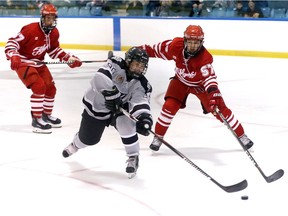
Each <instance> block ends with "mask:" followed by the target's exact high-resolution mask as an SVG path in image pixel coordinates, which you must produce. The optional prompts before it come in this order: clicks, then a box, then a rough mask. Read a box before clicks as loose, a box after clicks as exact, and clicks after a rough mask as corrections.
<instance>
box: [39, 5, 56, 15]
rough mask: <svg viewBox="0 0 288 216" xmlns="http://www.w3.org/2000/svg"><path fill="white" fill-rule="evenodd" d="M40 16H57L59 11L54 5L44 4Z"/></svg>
mask: <svg viewBox="0 0 288 216" xmlns="http://www.w3.org/2000/svg"><path fill="white" fill-rule="evenodd" d="M40 14H41V16H46V15H50V14H51V15H55V16H57V15H58V11H57V9H56V7H55V6H54V5H53V4H44V5H43V6H42V7H41V10H40Z"/></svg>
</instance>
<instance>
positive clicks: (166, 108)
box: [150, 78, 189, 151]
mask: <svg viewBox="0 0 288 216" xmlns="http://www.w3.org/2000/svg"><path fill="white" fill-rule="evenodd" d="M188 89H189V87H188V86H186V85H184V84H183V83H181V82H180V81H179V80H178V79H176V78H173V79H172V80H171V81H170V83H169V86H168V89H167V92H166V94H165V102H164V104H163V106H162V110H161V113H160V115H159V117H158V119H157V122H156V124H155V133H156V134H157V135H158V136H159V137H161V138H163V137H164V135H165V134H166V132H167V130H168V128H169V126H170V124H171V122H172V120H173V118H174V116H175V115H176V113H177V112H178V110H179V109H180V108H185V106H186V104H185V103H186V99H187V95H188V93H187V92H188ZM161 144H162V142H161V141H160V140H159V139H158V137H157V136H154V138H153V141H152V143H151V145H150V149H152V150H153V151H158V150H159V148H160V146H161Z"/></svg>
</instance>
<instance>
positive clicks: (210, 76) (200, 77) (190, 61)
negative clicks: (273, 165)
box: [141, 25, 253, 151]
mask: <svg viewBox="0 0 288 216" xmlns="http://www.w3.org/2000/svg"><path fill="white" fill-rule="evenodd" d="M203 43H204V32H203V30H202V28H201V27H200V26H197V25H189V26H188V27H187V28H186V30H185V31H184V37H176V38H174V39H172V40H166V41H163V42H160V43H158V44H155V45H153V46H150V45H143V46H141V47H142V48H143V49H145V50H146V51H147V53H148V55H149V57H154V58H162V59H164V60H174V61H175V64H176V67H175V76H174V77H173V78H172V79H171V81H170V83H169V86H168V89H167V91H166V94H165V97H164V99H165V102H164V104H163V106H162V110H161V113H160V116H159V117H158V120H157V123H156V125H155V133H156V134H157V135H158V136H159V137H161V138H163V137H164V135H165V134H166V131H167V129H168V128H169V126H170V124H171V122H172V120H173V118H174V116H175V115H176V113H177V112H178V110H179V109H183V108H185V107H186V99H187V97H188V95H189V94H194V95H195V96H196V97H197V98H198V99H199V100H200V102H201V105H202V108H203V113H204V114H207V113H210V112H211V113H212V114H213V115H214V116H215V117H216V118H217V119H218V120H220V121H221V122H222V119H221V118H220V116H218V115H217V114H216V113H215V112H214V111H215V109H216V107H218V108H219V111H220V112H221V113H222V114H223V115H224V116H225V117H226V118H227V120H228V122H229V124H230V125H231V126H232V129H233V130H234V132H235V133H236V134H237V136H238V137H239V138H240V140H241V141H242V142H243V144H244V145H245V147H246V148H247V149H249V148H251V147H252V145H253V142H252V141H251V140H250V139H249V138H248V137H247V136H246V134H245V133H244V129H243V127H242V125H241V123H240V122H239V121H238V120H237V119H236V117H235V116H234V114H233V113H232V111H231V110H230V109H229V108H228V107H227V106H226V104H225V102H224V100H223V98H222V95H221V92H220V90H219V88H218V83H217V80H216V74H215V71H214V69H213V66H212V63H213V57H212V55H211V54H210V53H209V52H208V51H207V49H206V48H205V47H204V46H203ZM161 144H162V143H161V141H160V140H159V139H158V137H157V136H155V137H154V139H153V141H152V143H151V145H150V149H152V150H153V151H158V150H159V148H160V146H161Z"/></svg>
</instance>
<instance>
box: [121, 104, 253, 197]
mask: <svg viewBox="0 0 288 216" xmlns="http://www.w3.org/2000/svg"><path fill="white" fill-rule="evenodd" d="M120 111H121V112H122V113H123V114H124V115H126V116H127V117H128V118H130V119H131V120H132V121H135V122H137V121H138V119H137V118H135V117H134V116H133V115H131V114H130V113H129V112H127V111H126V110H125V109H123V108H121V107H120ZM149 132H150V133H152V134H154V135H155V136H156V137H157V138H158V139H159V140H160V141H161V142H162V143H163V144H164V145H166V146H167V147H168V148H169V149H170V150H172V151H173V152H174V153H175V154H177V155H178V156H179V157H181V158H182V159H183V160H185V161H186V162H187V163H189V164H190V165H191V166H193V167H194V168H195V169H196V170H198V171H199V172H200V173H201V174H202V175H204V176H206V177H207V178H208V179H210V180H211V181H212V182H213V183H214V184H216V185H217V186H218V187H220V188H221V189H223V190H224V191H226V192H228V193H230V192H236V191H240V190H243V189H245V188H246V187H247V185H248V183H247V181H246V180H243V181H242V182H239V183H237V184H235V185H230V186H223V185H222V184H220V183H219V182H218V181H216V180H215V179H213V178H212V177H211V176H210V175H208V174H207V173H206V172H205V171H204V170H202V169H201V168H200V167H198V166H197V165H196V164H195V163H193V162H192V161H191V160H190V159H189V158H187V157H186V156H185V155H184V154H183V153H181V152H180V151H179V150H177V149H175V148H174V147H173V146H172V145H170V144H169V143H168V142H166V141H165V140H164V139H163V138H161V137H159V136H158V135H157V134H156V133H155V132H154V131H152V130H149Z"/></svg>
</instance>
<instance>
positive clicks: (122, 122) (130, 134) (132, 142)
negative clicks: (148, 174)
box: [115, 115, 140, 178]
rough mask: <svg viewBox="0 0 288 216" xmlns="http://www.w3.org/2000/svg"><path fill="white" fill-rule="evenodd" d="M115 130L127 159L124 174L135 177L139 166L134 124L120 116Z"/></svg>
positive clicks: (137, 141)
mask: <svg viewBox="0 0 288 216" xmlns="http://www.w3.org/2000/svg"><path fill="white" fill-rule="evenodd" d="M115 128H116V129H117V131H118V132H119V134H120V136H121V140H122V143H123V145H124V148H125V151H126V155H127V157H128V159H127V161H126V162H127V166H126V173H128V177H129V178H132V177H134V176H135V175H136V172H137V169H138V166H139V149H140V146H139V140H138V135H137V133H136V124H135V122H133V121H131V119H129V118H128V117H127V116H125V115H121V116H118V117H117V119H116V126H115Z"/></svg>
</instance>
